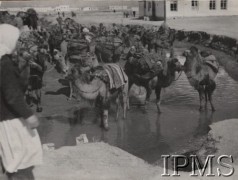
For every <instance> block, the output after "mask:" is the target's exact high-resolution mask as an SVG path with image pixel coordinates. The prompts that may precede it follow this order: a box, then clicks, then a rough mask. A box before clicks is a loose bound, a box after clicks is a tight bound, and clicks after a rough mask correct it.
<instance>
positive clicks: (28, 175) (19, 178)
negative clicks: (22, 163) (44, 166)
mask: <svg viewBox="0 0 238 180" xmlns="http://www.w3.org/2000/svg"><path fill="white" fill-rule="evenodd" d="M32 170H33V167H30V168H27V169H22V170H18V171H17V172H16V173H7V177H8V180H34V179H35V178H34V175H33V171H32Z"/></svg>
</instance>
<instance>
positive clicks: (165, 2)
mask: <svg viewBox="0 0 238 180" xmlns="http://www.w3.org/2000/svg"><path fill="white" fill-rule="evenodd" d="M164 22H166V0H164Z"/></svg>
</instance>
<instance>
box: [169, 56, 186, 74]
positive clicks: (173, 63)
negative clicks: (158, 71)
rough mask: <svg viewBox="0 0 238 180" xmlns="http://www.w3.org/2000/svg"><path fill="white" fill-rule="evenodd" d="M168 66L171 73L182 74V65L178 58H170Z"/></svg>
mask: <svg viewBox="0 0 238 180" xmlns="http://www.w3.org/2000/svg"><path fill="white" fill-rule="evenodd" d="M167 64H168V68H169V69H170V71H171V72H176V71H177V72H180V71H181V70H182V64H181V63H180V62H179V60H178V59H177V58H170V60H168V61H167Z"/></svg>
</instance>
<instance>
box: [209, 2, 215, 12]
mask: <svg viewBox="0 0 238 180" xmlns="http://www.w3.org/2000/svg"><path fill="white" fill-rule="evenodd" d="M209 8H210V10H215V9H216V1H215V0H210V3H209Z"/></svg>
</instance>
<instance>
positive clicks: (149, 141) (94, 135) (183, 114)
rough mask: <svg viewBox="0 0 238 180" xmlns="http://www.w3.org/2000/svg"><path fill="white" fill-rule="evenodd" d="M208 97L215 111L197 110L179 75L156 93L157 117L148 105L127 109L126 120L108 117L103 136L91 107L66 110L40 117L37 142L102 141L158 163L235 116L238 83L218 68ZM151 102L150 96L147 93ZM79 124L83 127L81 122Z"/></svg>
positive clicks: (196, 102)
mask: <svg viewBox="0 0 238 180" xmlns="http://www.w3.org/2000/svg"><path fill="white" fill-rule="evenodd" d="M216 83H217V88H216V90H215V92H214V95H213V98H214V103H215V107H216V109H217V111H216V112H215V113H212V112H211V111H210V110H208V111H204V112H201V113H200V112H199V111H198V107H199V99H198V94H197V92H196V91H195V90H194V89H193V88H192V87H191V86H190V85H189V83H188V80H187V78H186V76H185V75H184V74H182V75H181V77H180V78H179V79H178V81H176V82H175V83H173V84H172V85H171V86H170V87H168V88H166V89H165V90H163V91H162V104H161V107H162V112H163V113H162V114H160V115H159V114H158V113H157V109H156V106H155V104H154V102H151V103H149V104H147V106H146V109H144V108H132V109H131V110H130V111H128V116H127V119H126V120H123V119H122V117H120V118H119V120H118V121H115V110H114V107H112V111H110V112H111V113H110V114H109V127H110V130H109V131H108V132H105V131H103V130H102V129H101V128H100V127H99V123H96V124H95V123H94V122H95V109H94V108H92V107H91V106H87V107H78V106H77V105H75V108H72V109H70V110H69V111H67V112H65V113H64V116H53V117H46V118H43V119H42V121H41V126H40V128H39V134H40V137H41V139H42V142H43V143H55V146H56V148H59V147H61V146H74V145H76V140H75V139H76V137H78V136H80V134H86V135H87V137H88V139H89V142H98V141H104V142H107V143H109V144H111V145H114V146H118V147H120V148H122V149H124V150H126V151H128V152H130V153H132V154H134V155H136V156H139V157H141V158H143V159H145V160H147V161H148V162H152V163H153V162H154V161H155V160H157V159H160V156H161V155H162V154H168V153H173V152H176V151H180V150H183V149H184V148H185V147H186V146H187V145H188V144H189V143H188V140H189V139H190V138H194V137H199V136H203V135H206V134H207V132H208V131H209V125H210V124H212V123H214V122H218V121H221V120H224V119H229V118H237V117H238V111H237V109H238V93H237V92H238V83H237V82H235V81H234V80H232V79H231V78H230V77H229V76H228V74H227V73H226V72H225V71H224V69H222V68H221V69H220V71H219V73H218V76H217V79H216ZM151 98H152V99H155V96H154V95H152V97H151ZM80 119H81V120H82V119H83V120H84V122H85V123H84V125H82V124H81V120H80Z"/></svg>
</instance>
